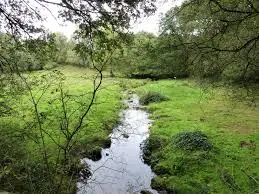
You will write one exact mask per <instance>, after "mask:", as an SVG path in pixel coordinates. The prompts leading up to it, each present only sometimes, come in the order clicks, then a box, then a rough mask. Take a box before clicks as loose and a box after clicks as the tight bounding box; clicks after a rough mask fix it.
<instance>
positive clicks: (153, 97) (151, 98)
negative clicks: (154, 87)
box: [139, 91, 168, 105]
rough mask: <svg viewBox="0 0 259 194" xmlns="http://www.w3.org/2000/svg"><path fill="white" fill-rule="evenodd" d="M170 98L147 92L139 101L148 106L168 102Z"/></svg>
mask: <svg viewBox="0 0 259 194" xmlns="http://www.w3.org/2000/svg"><path fill="white" fill-rule="evenodd" d="M166 100H168V98H167V97H166V96H163V95H162V94H160V93H158V92H151V91H149V92H147V93H146V94H144V95H142V96H141V97H140V99H139V101H140V103H141V104H143V105H148V104H150V103H153V102H162V101H166Z"/></svg>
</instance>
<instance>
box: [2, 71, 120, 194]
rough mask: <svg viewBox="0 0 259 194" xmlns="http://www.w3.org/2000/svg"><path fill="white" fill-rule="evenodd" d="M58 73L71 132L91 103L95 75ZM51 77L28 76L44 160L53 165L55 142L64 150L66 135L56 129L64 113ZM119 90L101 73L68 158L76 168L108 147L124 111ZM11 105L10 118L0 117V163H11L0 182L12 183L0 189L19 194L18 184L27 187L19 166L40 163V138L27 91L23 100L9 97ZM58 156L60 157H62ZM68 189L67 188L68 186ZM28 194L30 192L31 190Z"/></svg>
mask: <svg viewBox="0 0 259 194" xmlns="http://www.w3.org/2000/svg"><path fill="white" fill-rule="evenodd" d="M59 70H60V72H61V73H62V74H63V78H64V79H63V82H62V88H63V91H64V93H66V98H65V101H66V110H67V113H68V115H69V116H70V122H69V127H70V129H71V131H72V129H73V128H75V126H76V125H77V123H78V118H79V116H80V114H82V112H83V110H84V109H85V107H87V105H88V104H89V102H90V99H91V95H92V93H91V91H92V89H93V77H94V75H95V74H96V73H95V72H94V71H92V70H89V69H84V68H76V67H70V66H66V67H62V68H60V69H59ZM49 73H51V71H40V72H33V73H31V74H30V75H29V80H32V81H36V80H37V82H38V83H39V84H37V83H33V85H32V86H31V87H32V94H33V96H34V97H35V99H36V101H37V100H38V99H40V100H39V101H38V112H39V113H40V116H41V121H42V127H43V129H44V130H45V131H46V132H47V133H48V134H49V135H47V134H46V133H44V141H45V145H46V150H47V153H48V160H49V162H50V163H51V164H55V162H56V160H57V159H58V158H57V156H58V153H59V147H58V146H57V145H56V143H55V142H57V143H58V144H60V145H63V144H64V142H65V136H64V135H63V133H62V131H61V130H60V123H61V119H62V117H63V115H64V111H63V109H62V106H61V105H62V104H61V101H60V87H59V83H60V82H59V79H58V78H57V77H54V75H53V74H51V75H49ZM44 74H45V75H46V79H44V78H43V77H42V75H44ZM42 80H43V81H42ZM46 83H49V85H48V87H46V88H47V89H46V90H45V89H44V86H46ZM121 90H122V87H121V86H120V81H118V80H114V79H111V78H109V77H108V76H106V74H105V76H104V79H103V84H102V86H101V88H100V90H99V91H98V93H97V97H96V99H95V101H94V105H93V106H92V108H91V110H90V112H89V114H88V115H87V116H86V118H85V119H84V122H83V127H82V128H81V129H80V131H79V133H78V134H77V135H76V136H75V139H74V140H75V141H74V142H75V143H74V146H73V148H72V150H71V155H72V158H75V160H77V163H79V159H80V158H83V157H85V156H86V155H87V154H88V153H91V152H92V151H93V150H100V148H101V147H103V146H104V144H105V143H106V142H107V139H108V135H109V134H110V133H111V130H112V128H113V127H114V126H115V125H116V123H117V122H118V120H119V111H120V110H121V109H122V103H121V98H122V97H123V96H122V93H121ZM43 91H44V92H43ZM42 94H43V95H42ZM40 97H41V98H40ZM9 102H10V104H9V105H10V106H11V107H12V112H11V114H10V115H4V116H2V117H0V128H1V135H5V136H2V138H1V139H2V140H3V141H2V142H1V144H0V145H1V150H4V149H6V151H5V152H4V151H3V152H0V153H1V158H5V157H9V158H10V161H11V162H3V163H2V162H1V163H0V164H1V171H0V179H1V182H2V181H5V182H6V180H9V181H10V182H9V183H8V182H6V184H4V185H5V186H1V185H0V189H6V190H9V191H23V189H24V187H21V188H20V187H18V185H19V184H21V183H22V181H24V182H25V183H26V182H27V181H29V180H28V178H27V179H26V178H25V177H23V178H21V179H19V176H20V174H21V172H20V169H22V168H23V167H24V168H27V167H26V166H23V162H24V161H31V163H42V153H43V148H42V143H41V140H40V138H39V136H40V133H39V128H38V127H37V126H38V125H37V122H35V113H34V107H33V103H32V102H31V98H30V95H29V92H24V93H23V95H22V96H13V97H12V98H11V96H10V100H9ZM80 107H81V108H80ZM82 107H84V108H82ZM12 136H17V137H18V136H21V137H22V138H21V139H17V138H15V141H14V140H13V137H12ZM50 136H51V138H50ZM53 140H54V141H55V142H54V141H53ZM9 148H10V149H9ZM17 152H20V153H22V155H21V154H20V155H17V154H16V153H17ZM62 156H63V155H62V153H61V156H60V157H62ZM9 158H8V161H9ZM6 161H7V160H6ZM15 161H19V162H20V167H19V168H18V170H16V168H14V166H15V164H16V162H15ZM9 168H10V169H9ZM29 168H30V167H29ZM7 169H8V173H7V174H6V173H5V171H7ZM35 170H36V169H35ZM56 170H57V169H56ZM35 173H36V172H35ZM39 173H40V172H39ZM15 174H16V175H17V176H16V175H15ZM35 176H36V175H35ZM5 178H7V179H5ZM16 179H17V180H16ZM14 180H15V181H14ZM40 181H43V179H42V180H35V184H38V185H36V186H37V187H38V186H39V185H40V184H41V183H40ZM43 182H44V181H43ZM12 184H13V185H12ZM24 185H26V184H24ZM67 186H68V187H69V184H68V185H67ZM15 187H16V188H15ZM28 187H29V186H28ZM39 187H40V186H39ZM71 188H72V186H71ZM30 192H32V191H31V190H30Z"/></svg>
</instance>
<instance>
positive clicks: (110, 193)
mask: <svg viewBox="0 0 259 194" xmlns="http://www.w3.org/2000/svg"><path fill="white" fill-rule="evenodd" d="M126 104H127V106H128V108H127V109H126V110H124V111H123V112H122V123H121V124H120V125H119V126H118V127H116V128H115V129H113V133H112V134H111V139H112V144H111V147H110V148H108V149H103V150H102V158H101V160H99V161H97V162H94V161H92V160H90V159H87V158H86V159H83V160H82V162H83V163H85V164H87V165H88V166H89V167H90V169H91V171H92V174H93V175H92V176H91V177H90V178H89V179H88V180H87V184H86V183H82V182H79V183H78V192H77V193H78V194H83V193H87V194H88V193H89V194H90V193H92V194H104V193H105V194H124V193H140V191H142V190H145V191H150V192H151V193H154V194H157V192H156V191H155V190H152V189H151V187H150V184H151V179H152V178H153V177H154V173H153V172H152V171H151V168H150V167H149V166H148V165H146V164H144V162H143V160H142V158H141V154H142V151H141V148H140V145H141V143H142V142H143V141H144V140H145V139H146V138H147V137H148V133H149V126H150V125H151V121H150V120H149V119H148V114H147V113H146V112H145V111H143V110H140V109H139V106H140V105H139V99H138V97H137V96H136V95H132V98H131V99H130V100H128V101H127V102H126Z"/></svg>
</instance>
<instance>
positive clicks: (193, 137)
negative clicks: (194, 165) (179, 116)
mask: <svg viewBox="0 0 259 194" xmlns="http://www.w3.org/2000/svg"><path fill="white" fill-rule="evenodd" d="M173 143H174V145H175V146H176V147H177V148H180V149H182V150H185V151H194V150H205V151H208V150H211V149H212V147H213V146H212V144H211V142H210V141H209V140H208V137H207V136H206V135H205V134H204V133H202V132H201V131H192V132H181V133H179V134H177V135H176V136H175V137H174V140H173Z"/></svg>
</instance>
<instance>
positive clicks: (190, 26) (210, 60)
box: [115, 0, 259, 85]
mask: <svg viewBox="0 0 259 194" xmlns="http://www.w3.org/2000/svg"><path fill="white" fill-rule="evenodd" d="M258 11H259V3H258V1H255V0H249V1H241V0H240V1H231V0H224V1H223V0H222V1H218V0H200V1H193V0H188V1H185V2H184V3H183V4H182V5H181V6H179V7H174V8H172V9H171V10H169V11H168V12H167V13H166V14H165V15H164V16H163V17H162V18H161V21H160V33H159V35H158V36H155V35H152V34H148V33H139V34H136V35H134V40H133V42H132V43H131V44H130V45H124V48H123V49H122V51H121V52H118V53H117V56H116V57H115V61H116V62H115V63H118V65H121V69H123V70H124V72H125V71H126V74H127V75H129V76H133V77H150V78H152V77H156V78H166V77H169V78H172V77H188V76H194V77H199V78H207V79H210V80H217V81H227V82H228V83H239V84H245V85H247V84H250V83H255V82H258V81H259V77H258V76H259V67H258V61H259V58H258V56H259V55H258V54H259V49H258V46H259V45H258V40H259V33H258V32H259V12H258Z"/></svg>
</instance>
